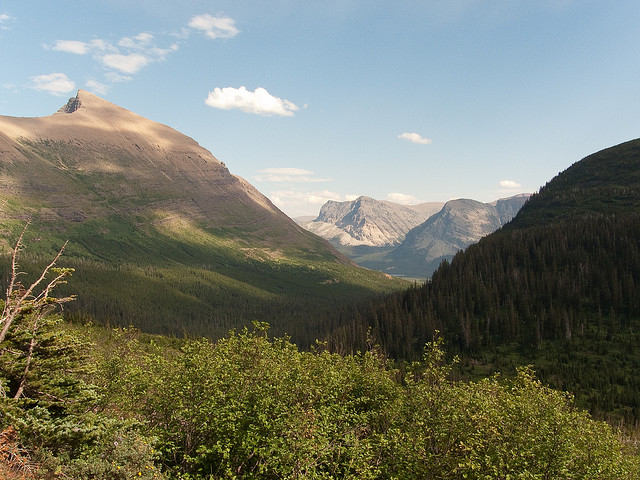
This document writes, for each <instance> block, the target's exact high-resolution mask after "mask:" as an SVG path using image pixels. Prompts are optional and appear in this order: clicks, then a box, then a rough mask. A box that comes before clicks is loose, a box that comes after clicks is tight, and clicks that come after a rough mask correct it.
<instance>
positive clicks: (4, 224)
mask: <svg viewBox="0 0 640 480" xmlns="http://www.w3.org/2000/svg"><path fill="white" fill-rule="evenodd" d="M26 218H31V225H30V227H29V229H28V231H27V238H26V241H25V243H26V245H27V249H26V251H25V252H24V253H23V260H22V262H21V265H22V266H23V267H25V266H27V265H28V264H29V262H36V263H37V262H39V261H41V259H43V258H50V257H51V256H52V254H53V253H54V252H55V251H57V249H58V248H60V246H61V245H62V243H63V242H64V241H66V240H69V244H68V246H67V248H66V251H65V257H64V260H63V262H64V264H65V265H70V266H75V267H76V270H77V271H76V274H75V275H74V277H73V278H72V280H71V281H70V284H69V286H68V288H69V289H70V290H71V291H72V292H73V293H77V294H78V298H79V300H78V302H76V307H75V308H76V309H77V308H80V309H81V310H82V311H83V312H88V313H89V314H91V315H92V316H94V317H95V318H97V319H99V320H102V321H105V322H111V323H124V324H130V323H133V324H136V325H138V326H141V327H142V328H144V329H146V330H149V331H155V332H163V333H167V332H169V333H171V332H173V333H182V332H185V331H187V332H191V333H197V334H207V335H214V336H215V335H217V334H226V333H227V331H228V329H229V328H232V327H237V326H239V325H241V324H246V323H247V322H250V320H252V319H260V320H265V321H271V319H272V318H273V321H274V322H275V323H276V324H277V325H276V329H275V331H274V333H275V332H278V331H282V330H279V328H282V329H285V328H286V330H287V331H288V333H290V334H292V335H295V334H296V332H297V331H304V332H308V334H309V335H312V333H311V332H312V330H313V328H312V326H311V323H312V319H311V318H310V319H309V324H307V325H298V324H300V320H299V319H300V313H299V311H298V309H303V310H307V309H308V307H307V306H305V305H306V304H305V302H312V303H313V304H314V307H313V308H311V311H312V312H316V311H318V310H319V308H317V307H318V302H320V303H322V302H325V303H326V302H331V301H333V300H334V299H336V298H343V297H345V296H353V295H365V294H370V293H372V292H376V291H380V290H381V289H382V290H385V289H388V288H394V286H393V282H391V281H390V280H389V279H388V278H385V277H384V276H383V275H381V274H375V273H374V272H367V271H366V270H363V269H359V268H356V267H355V266H354V265H353V264H352V263H351V262H350V261H349V260H348V259H347V258H346V257H344V256H343V255H341V254H340V253H338V252H337V251H336V250H334V249H333V248H332V247H331V246H330V245H329V244H328V243H327V242H326V241H325V240H323V239H320V238H319V237H317V236H315V235H313V234H311V233H309V232H308V231H306V230H304V229H303V228H301V227H300V226H298V225H297V224H296V223H295V222H293V221H292V220H290V219H289V218H288V217H287V216H286V215H284V214H283V213H282V212H281V211H280V210H278V208H276V207H275V206H274V205H273V204H272V203H271V202H270V201H269V200H268V199H267V198H266V197H265V196H264V195H262V194H261V193H260V192H259V191H257V190H256V189H255V188H254V187H253V186H251V185H250V184H249V183H248V182H247V181H245V180H243V179H242V178H239V177H237V176H235V175H232V174H231V173H230V172H229V170H228V169H227V168H226V166H225V165H224V164H223V163H221V162H220V161H218V160H217V159H216V158H215V157H214V156H213V155H212V154H211V153H210V152H209V151H207V150H206V149H204V148H202V147H201V146H200V145H198V143H197V142H195V141H194V140H193V139H191V138H189V137H187V136H185V135H183V134H181V133H180V132H178V131H176V130H174V129H172V128H170V127H168V126H166V125H162V124H159V123H156V122H153V121H151V120H148V119H146V118H143V117H141V116H139V115H136V114H134V113H132V112H129V111H128V110H125V109H124V108H121V107H119V106H117V105H114V104H112V103H110V102H108V101H106V100H103V99H101V98H99V97H97V96H95V95H92V94H90V93H88V92H85V91H83V90H80V91H79V92H78V94H77V96H76V97H74V98H72V99H70V100H69V102H68V103H67V104H66V105H65V106H64V107H62V108H61V109H60V110H59V111H58V112H56V113H55V114H53V115H50V116H47V117H41V118H16V117H6V116H1V117H0V231H2V236H1V237H0V238H1V240H0V242H1V244H0V247H3V248H4V249H5V251H6V249H7V248H10V247H12V246H13V241H14V240H15V238H16V237H17V234H18V232H19V230H20V229H21V228H22V226H23V225H24V223H25V219H26ZM3 268H5V267H4V266H3ZM327 304H328V303H327ZM71 308H73V307H71ZM311 316H313V315H310V317H311ZM287 319H289V320H287ZM288 321H291V322H295V323H294V325H293V326H287V327H285V326H284V325H283V322H288ZM278 322H280V323H278ZM305 340H306V339H305ZM305 340H302V339H301V342H302V343H304V341H305Z"/></svg>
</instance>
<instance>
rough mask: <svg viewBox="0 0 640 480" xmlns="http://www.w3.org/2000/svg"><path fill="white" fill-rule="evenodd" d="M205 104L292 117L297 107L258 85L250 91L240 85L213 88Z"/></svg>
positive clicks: (266, 114)
mask: <svg viewBox="0 0 640 480" xmlns="http://www.w3.org/2000/svg"><path fill="white" fill-rule="evenodd" d="M204 103H206V104H207V105H209V106H210V107H213V108H219V109H222V110H242V111H243V112H246V113H253V114H256V115H262V116H273V115H280V116H285V117H292V116H293V115H294V113H293V112H295V111H296V110H298V107H297V106H296V105H295V104H294V103H292V102H290V101H289V100H283V99H281V98H278V97H274V96H273V95H271V94H270V93H269V92H267V90H265V89H264V88H262V87H258V88H256V89H255V91H253V92H251V91H249V90H247V89H246V87H244V86H242V87H240V88H234V87H224V88H218V87H216V88H214V90H213V92H209V96H208V97H207V99H206V100H205V102H204Z"/></svg>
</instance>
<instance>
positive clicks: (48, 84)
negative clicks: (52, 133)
mask: <svg viewBox="0 0 640 480" xmlns="http://www.w3.org/2000/svg"><path fill="white" fill-rule="evenodd" d="M29 88H33V89H34V90H41V91H43V92H47V93H50V94H52V95H56V96H59V97H60V96H63V95H65V94H67V93H69V92H71V91H73V90H75V88H76V84H75V82H73V81H72V80H70V79H69V78H68V77H67V76H66V75H65V74H64V73H50V74H48V75H37V76H35V77H31V84H30V85H29Z"/></svg>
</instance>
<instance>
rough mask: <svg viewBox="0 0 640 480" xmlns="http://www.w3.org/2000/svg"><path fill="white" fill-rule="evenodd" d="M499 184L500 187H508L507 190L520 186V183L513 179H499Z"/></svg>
mask: <svg viewBox="0 0 640 480" xmlns="http://www.w3.org/2000/svg"><path fill="white" fill-rule="evenodd" d="M500 186H501V187H502V188H506V189H509V190H513V189H516V188H521V187H522V185H520V184H519V183H518V182H515V181H513V180H500Z"/></svg>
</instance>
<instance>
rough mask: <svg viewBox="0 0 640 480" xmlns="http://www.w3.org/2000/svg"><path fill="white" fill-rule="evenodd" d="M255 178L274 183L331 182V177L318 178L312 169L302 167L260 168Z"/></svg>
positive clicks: (259, 180)
mask: <svg viewBox="0 0 640 480" xmlns="http://www.w3.org/2000/svg"><path fill="white" fill-rule="evenodd" d="M255 180H256V181H258V182H273V183H317V182H331V181H333V179H331V178H318V177H316V176H315V172H312V171H311V170H304V169H302V168H292V167H285V168H265V169H264V170H259V171H258V175H256V176H255Z"/></svg>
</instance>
